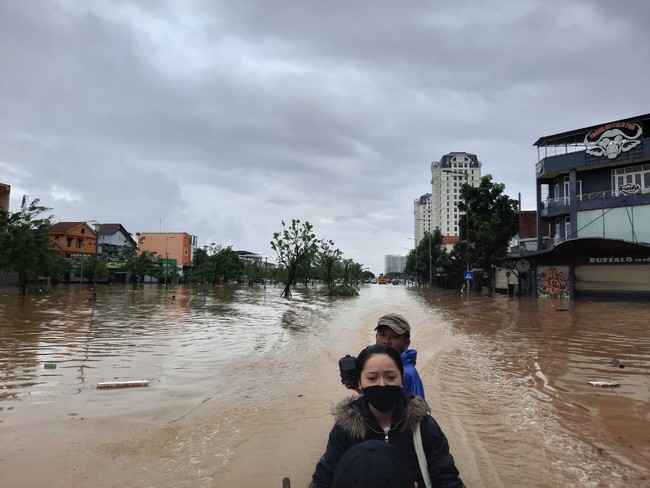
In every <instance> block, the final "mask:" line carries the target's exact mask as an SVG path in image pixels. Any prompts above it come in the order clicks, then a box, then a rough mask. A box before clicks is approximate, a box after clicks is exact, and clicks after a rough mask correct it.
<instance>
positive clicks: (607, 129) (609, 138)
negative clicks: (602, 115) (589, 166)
mask: <svg viewBox="0 0 650 488" xmlns="http://www.w3.org/2000/svg"><path fill="white" fill-rule="evenodd" d="M641 134H642V130H641V127H640V126H639V125H637V124H631V123H629V122H615V123H612V124H607V125H604V126H602V127H599V128H598V129H596V130H594V131H591V132H590V133H589V134H587V136H586V137H585V146H587V154H591V155H592V156H607V158H608V159H616V157H618V155H619V154H621V153H624V152H627V151H629V150H630V149H632V148H634V147H636V146H638V145H639V144H641V140H640V136H641Z"/></svg>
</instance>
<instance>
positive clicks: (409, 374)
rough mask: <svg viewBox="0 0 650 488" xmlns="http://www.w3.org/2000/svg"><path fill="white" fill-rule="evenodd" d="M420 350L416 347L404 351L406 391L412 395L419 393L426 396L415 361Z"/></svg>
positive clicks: (418, 394) (420, 395)
mask: <svg viewBox="0 0 650 488" xmlns="http://www.w3.org/2000/svg"><path fill="white" fill-rule="evenodd" d="M417 357H418V352H417V351H416V350H415V349H407V350H406V351H404V352H403V353H402V363H403V364H404V392H405V393H410V394H411V395H417V396H419V397H422V398H424V386H423V385H422V380H421V379H420V375H419V374H418V370H417V369H415V362H416V360H417Z"/></svg>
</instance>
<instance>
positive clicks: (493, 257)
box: [454, 175, 519, 294]
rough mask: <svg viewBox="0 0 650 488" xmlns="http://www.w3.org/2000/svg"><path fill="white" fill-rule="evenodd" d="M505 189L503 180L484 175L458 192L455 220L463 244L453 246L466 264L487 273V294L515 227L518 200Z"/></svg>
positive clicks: (515, 232)
mask: <svg viewBox="0 0 650 488" xmlns="http://www.w3.org/2000/svg"><path fill="white" fill-rule="evenodd" d="M505 188H506V186H505V185H504V184H503V183H496V182H492V175H485V176H483V177H482V178H481V184H480V185H479V186H478V187H473V186H471V185H468V184H465V185H463V188H462V189H461V192H460V195H461V197H462V199H463V200H462V201H459V202H458V209H459V210H460V211H461V212H465V214H464V215H463V216H462V217H461V219H460V222H459V224H460V229H461V239H462V240H464V241H465V245H462V243H457V244H456V245H455V246H454V249H455V251H456V254H457V255H458V256H463V257H464V258H465V262H466V266H470V267H471V266H473V265H475V266H476V267H478V268H479V269H481V270H482V271H483V273H487V276H488V292H489V293H490V294H491V293H492V291H493V289H494V275H495V271H496V268H497V266H498V265H499V264H500V263H501V261H503V258H504V257H505V255H506V253H507V252H508V247H509V244H510V240H511V239H512V238H513V237H514V236H515V234H517V227H518V226H517V209H518V207H519V203H518V202H517V200H513V199H511V198H510V197H509V196H508V195H505V194H504V193H503V192H504V190H505ZM468 215H469V225H468V221H467V218H468ZM468 230H469V236H467V233H468ZM468 237H469V241H467V239H468Z"/></svg>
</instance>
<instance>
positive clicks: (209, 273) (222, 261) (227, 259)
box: [192, 243, 246, 286]
mask: <svg viewBox="0 0 650 488" xmlns="http://www.w3.org/2000/svg"><path fill="white" fill-rule="evenodd" d="M245 269H246V267H245V265H244V263H243V262H242V261H241V259H239V255H238V254H237V253H236V252H235V251H233V250H232V246H228V247H222V246H220V245H217V244H215V243H212V244H210V245H209V246H205V247H204V248H203V249H197V250H196V253H195V256H194V273H193V277H192V279H193V280H194V281H201V282H204V283H212V286H216V285H217V283H220V282H221V281H222V278H223V281H224V282H227V281H229V280H238V279H239V278H241V276H242V275H243V274H245V273H246V271H245Z"/></svg>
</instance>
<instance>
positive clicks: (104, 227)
mask: <svg viewBox="0 0 650 488" xmlns="http://www.w3.org/2000/svg"><path fill="white" fill-rule="evenodd" d="M118 232H122V234H123V235H124V236H125V237H126V238H127V239H129V240H130V241H131V243H132V244H133V245H134V246H135V245H137V243H136V242H135V239H133V237H132V236H131V234H129V233H128V232H127V230H126V229H125V228H124V226H123V225H122V224H101V225H100V226H99V229H98V231H97V234H99V235H102V236H112V235H115V234H117V233H118Z"/></svg>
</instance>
